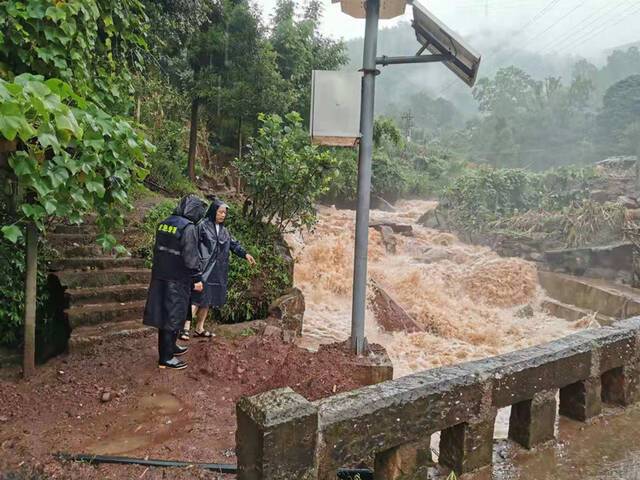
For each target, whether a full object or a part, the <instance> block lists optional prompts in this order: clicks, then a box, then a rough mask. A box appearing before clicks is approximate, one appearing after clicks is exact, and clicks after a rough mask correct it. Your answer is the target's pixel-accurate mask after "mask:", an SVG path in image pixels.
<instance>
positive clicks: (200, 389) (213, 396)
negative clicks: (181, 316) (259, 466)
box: [0, 334, 360, 479]
mask: <svg viewBox="0 0 640 480" xmlns="http://www.w3.org/2000/svg"><path fill="white" fill-rule="evenodd" d="M186 344H188V345H189V346H190V351H189V352H188V353H187V354H186V355H185V357H184V358H186V360H187V361H188V362H189V368H188V369H186V370H182V371H170V370H159V369H158V368H157V363H156V337H155V335H153V334H151V335H148V336H145V337H142V338H125V339H122V340H119V341H117V342H111V343H109V344H103V345H99V346H95V347H92V348H91V349H89V350H87V351H85V352H81V353H72V354H69V355H63V356H60V357H57V358H54V359H52V360H50V361H49V362H48V363H47V364H46V365H43V366H41V367H39V368H38V371H37V374H36V376H35V377H34V378H33V379H31V380H29V381H24V380H21V379H20V375H19V368H18V367H6V366H5V367H4V368H0V472H2V473H0V478H34V479H35V478H74V479H75V478H78V479H80V478H82V479H98V478H100V479H103V478H113V479H116V478H117V479H122V478H140V479H154V478H176V479H181V478H221V479H222V478H235V477H233V476H228V475H227V476H224V475H220V474H214V473H212V472H208V471H204V470H200V469H194V468H192V469H188V470H186V469H172V470H167V469H157V468H145V467H129V466H120V465H101V466H90V465H86V464H78V463H63V462H61V461H59V460H58V459H56V458H55V457H54V454H55V453H56V452H65V453H71V454H79V453H88V454H105V455H122V456H130V457H139V458H144V457H146V458H152V459H166V460H188V461H194V462H207V463H225V464H234V463H236V458H235V451H234V447H235V430H236V419H235V404H236V402H237V400H238V399H239V398H240V397H241V396H243V395H251V394H255V393H259V392H262V391H266V390H269V389H272V388H277V387H281V386H287V385H288V386H290V387H291V388H293V389H294V390H296V391H297V392H299V393H300V394H302V395H303V396H305V397H306V398H308V399H309V400H314V399H317V398H321V397H325V396H329V395H332V394H333V393H337V392H341V391H346V390H351V389H353V388H357V387H358V386H360V385H359V384H358V383H357V381H356V380H355V379H353V378H352V376H351V372H352V367H351V366H349V363H348V361H347V360H348V358H349V357H348V354H347V353H346V352H345V351H344V350H343V349H341V348H339V347H337V346H336V347H329V348H324V349H322V350H320V351H319V352H317V353H311V352H308V351H306V350H303V349H300V348H298V347H296V346H293V345H290V344H285V343H283V342H282V341H281V340H280V338H279V337H277V336H273V337H259V336H249V337H240V338H236V339H222V338H215V339H213V340H202V339H197V340H195V339H192V340H191V341H190V342H188V343H186ZM285 365H286V368H283V367H284V366H285ZM18 472H19V473H20V474H19V475H18V476H14V474H15V473H18Z"/></svg>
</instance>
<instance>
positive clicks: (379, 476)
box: [373, 435, 435, 480]
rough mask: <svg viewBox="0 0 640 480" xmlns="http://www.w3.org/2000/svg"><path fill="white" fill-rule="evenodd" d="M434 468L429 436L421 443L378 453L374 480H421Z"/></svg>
mask: <svg viewBox="0 0 640 480" xmlns="http://www.w3.org/2000/svg"><path fill="white" fill-rule="evenodd" d="M433 466H435V462H434V461H433V456H432V455H431V435H427V436H426V437H425V439H424V440H422V441H421V442H415V443H406V444H404V445H399V446H397V447H394V448H391V449H389V450H386V451H384V452H380V453H378V454H377V455H376V457H375V467H374V473H373V478H374V480H422V479H424V478H427V476H428V471H429V468H430V467H433Z"/></svg>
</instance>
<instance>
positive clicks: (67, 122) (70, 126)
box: [55, 111, 82, 137]
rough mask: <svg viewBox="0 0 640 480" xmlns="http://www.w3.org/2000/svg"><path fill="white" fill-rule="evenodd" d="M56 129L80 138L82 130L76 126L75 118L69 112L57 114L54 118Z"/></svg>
mask: <svg viewBox="0 0 640 480" xmlns="http://www.w3.org/2000/svg"><path fill="white" fill-rule="evenodd" d="M55 120H56V127H57V128H58V129H59V130H67V131H69V132H71V133H72V134H73V135H74V136H75V137H82V129H81V128H80V126H79V125H78V122H77V120H76V117H74V116H73V113H71V111H68V112H65V113H59V114H57V115H56V116H55Z"/></svg>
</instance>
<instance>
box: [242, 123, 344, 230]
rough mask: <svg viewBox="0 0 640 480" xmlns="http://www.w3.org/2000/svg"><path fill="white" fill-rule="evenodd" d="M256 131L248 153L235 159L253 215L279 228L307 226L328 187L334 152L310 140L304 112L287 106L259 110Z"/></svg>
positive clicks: (250, 213)
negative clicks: (279, 111)
mask: <svg viewBox="0 0 640 480" xmlns="http://www.w3.org/2000/svg"><path fill="white" fill-rule="evenodd" d="M259 121H260V125H261V126H260V129H259V130H258V135H257V136H256V137H255V138H252V139H251V141H250V142H249V153H248V154H247V155H246V156H244V157H243V158H242V160H241V161H240V160H237V159H236V161H235V162H234V165H235V167H236V168H237V169H238V172H239V173H240V176H241V177H242V180H243V181H244V182H245V185H246V187H245V191H246V193H247V196H248V199H249V201H250V206H249V208H248V210H247V214H248V215H249V216H250V217H251V219H252V221H254V222H260V221H262V220H264V221H265V222H266V223H271V222H275V225H276V226H277V228H278V230H280V231H284V230H286V229H287V228H289V227H291V228H297V227H300V226H311V225H313V223H314V222H315V218H316V211H315V203H316V201H317V200H318V198H319V197H320V196H321V195H322V194H323V193H325V192H326V191H327V190H328V187H329V184H330V182H331V175H332V173H333V171H334V169H335V167H336V161H335V158H333V157H332V156H331V155H330V153H329V152H328V151H321V150H320V149H319V148H318V147H316V146H315V145H311V144H310V142H309V135H308V133H307V132H306V131H305V129H304V128H303V126H302V117H301V116H300V115H299V114H298V113H297V112H291V113H289V114H287V115H286V116H285V118H284V119H283V118H282V117H280V116H279V115H264V114H260V115H259Z"/></svg>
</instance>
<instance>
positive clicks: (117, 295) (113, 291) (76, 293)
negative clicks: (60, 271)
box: [66, 283, 149, 307]
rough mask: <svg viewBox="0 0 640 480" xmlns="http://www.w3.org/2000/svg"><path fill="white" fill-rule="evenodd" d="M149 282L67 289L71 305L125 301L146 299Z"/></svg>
mask: <svg viewBox="0 0 640 480" xmlns="http://www.w3.org/2000/svg"><path fill="white" fill-rule="evenodd" d="M148 289H149V284H148V283H140V284H130V285H111V286H107V287H95V288H71V289H68V290H67V292H66V293H67V295H68V297H69V305H70V306H72V307H75V306H78V305H96V304H100V303H123V302H134V301H139V300H145V299H146V298H147V291H148Z"/></svg>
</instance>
